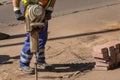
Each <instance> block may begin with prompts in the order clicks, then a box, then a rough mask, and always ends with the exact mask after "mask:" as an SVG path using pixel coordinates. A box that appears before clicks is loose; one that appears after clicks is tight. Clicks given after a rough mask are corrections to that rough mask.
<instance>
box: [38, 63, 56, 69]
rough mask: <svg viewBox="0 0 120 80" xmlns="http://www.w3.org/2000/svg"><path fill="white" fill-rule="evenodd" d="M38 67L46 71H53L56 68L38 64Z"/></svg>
mask: <svg viewBox="0 0 120 80" xmlns="http://www.w3.org/2000/svg"><path fill="white" fill-rule="evenodd" d="M38 67H39V68H40V69H44V70H46V71H52V70H53V69H54V68H53V67H52V65H49V64H47V63H38Z"/></svg>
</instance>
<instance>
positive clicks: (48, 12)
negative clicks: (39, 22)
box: [45, 10, 52, 20]
mask: <svg viewBox="0 0 120 80" xmlns="http://www.w3.org/2000/svg"><path fill="white" fill-rule="evenodd" d="M51 14H52V11H49V10H46V13H45V19H47V20H50V19H51Z"/></svg>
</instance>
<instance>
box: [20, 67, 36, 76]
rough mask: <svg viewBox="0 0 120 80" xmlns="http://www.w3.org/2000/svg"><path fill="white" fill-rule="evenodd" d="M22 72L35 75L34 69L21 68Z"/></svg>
mask: <svg viewBox="0 0 120 80" xmlns="http://www.w3.org/2000/svg"><path fill="white" fill-rule="evenodd" d="M20 68H21V71H23V72H25V73H28V74H34V73H35V71H34V69H32V68H30V67H29V66H21V67H20Z"/></svg>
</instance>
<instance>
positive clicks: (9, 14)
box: [0, 0, 120, 24]
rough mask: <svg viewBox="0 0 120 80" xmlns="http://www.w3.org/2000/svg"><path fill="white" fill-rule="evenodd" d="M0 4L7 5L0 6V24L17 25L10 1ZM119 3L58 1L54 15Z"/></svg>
mask: <svg viewBox="0 0 120 80" xmlns="http://www.w3.org/2000/svg"><path fill="white" fill-rule="evenodd" d="M5 1H6V3H7V2H8V4H5ZM3 2H4V3H3ZM0 3H2V4H5V5H0V12H1V13H0V23H1V24H4V23H5V24H6V23H7V24H14V23H16V20H15V18H14V13H13V9H12V5H11V3H10V0H9V1H8V0H1V1H0ZM119 3H120V0H57V2H56V5H55V11H54V14H53V15H54V16H55V15H56V16H57V15H58V14H59V16H61V15H63V14H69V13H71V12H74V11H85V10H89V9H95V8H98V7H104V6H106V5H117V4H119ZM11 19H12V20H11ZM18 23H19V22H18Z"/></svg>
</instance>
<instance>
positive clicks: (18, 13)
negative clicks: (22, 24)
mask: <svg viewBox="0 0 120 80" xmlns="http://www.w3.org/2000/svg"><path fill="white" fill-rule="evenodd" d="M15 16H16V19H17V20H21V21H23V20H25V17H24V16H23V15H22V13H21V12H20V10H16V11H15Z"/></svg>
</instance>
